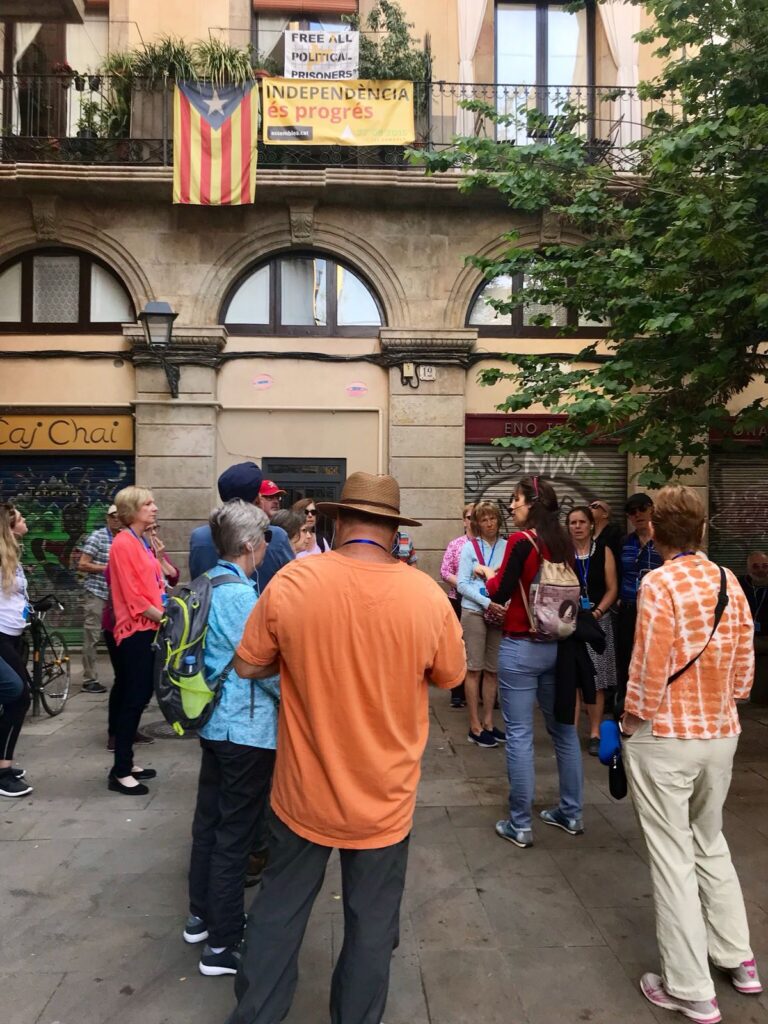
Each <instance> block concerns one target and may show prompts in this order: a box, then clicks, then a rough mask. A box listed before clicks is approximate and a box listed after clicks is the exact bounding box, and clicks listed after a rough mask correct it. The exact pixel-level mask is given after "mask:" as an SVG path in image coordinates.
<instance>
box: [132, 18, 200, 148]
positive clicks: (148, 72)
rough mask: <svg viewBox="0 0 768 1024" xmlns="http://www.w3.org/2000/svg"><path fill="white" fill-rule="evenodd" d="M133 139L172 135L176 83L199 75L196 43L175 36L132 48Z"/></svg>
mask: <svg viewBox="0 0 768 1024" xmlns="http://www.w3.org/2000/svg"><path fill="white" fill-rule="evenodd" d="M130 62H131V63H130V70H131V129H130V134H131V138H132V139H163V138H166V137H167V136H169V135H170V130H171V123H172V110H171V96H172V91H173V90H172V87H173V83H174V82H175V81H176V80H177V79H179V80H181V81H190V80H191V81H196V80H197V78H198V74H197V68H196V67H195V62H194V58H193V55H192V47H191V46H190V45H189V43H187V42H185V41H184V40H183V39H179V38H177V37H175V36H162V37H161V38H160V40H159V41H158V42H156V43H146V44H145V45H144V46H142V47H139V48H137V49H135V50H132V51H130Z"/></svg>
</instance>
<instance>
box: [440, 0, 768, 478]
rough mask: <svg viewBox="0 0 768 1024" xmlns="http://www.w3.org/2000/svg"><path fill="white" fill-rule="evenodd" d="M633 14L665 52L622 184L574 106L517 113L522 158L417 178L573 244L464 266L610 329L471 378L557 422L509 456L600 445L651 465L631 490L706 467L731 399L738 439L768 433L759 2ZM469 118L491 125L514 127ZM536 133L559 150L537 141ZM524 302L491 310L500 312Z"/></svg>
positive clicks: (445, 163) (701, 2)
mask: <svg viewBox="0 0 768 1024" xmlns="http://www.w3.org/2000/svg"><path fill="white" fill-rule="evenodd" d="M633 2H634V0H633ZM575 6H578V5H575ZM643 6H645V8H646V9H647V10H648V11H649V12H650V13H651V15H652V17H653V19H654V24H653V27H652V28H651V29H649V30H647V31H644V32H643V33H641V34H640V36H639V37H638V38H639V39H640V41H641V42H643V43H658V44H659V45H658V49H657V52H658V53H659V54H660V55H661V56H662V57H663V58H664V68H663V71H662V73H661V74H660V75H659V77H658V78H657V79H656V80H654V81H652V82H646V83H642V85H641V87H640V95H641V97H642V98H643V99H644V100H646V101H649V102H648V103H647V104H646V107H652V108H655V109H654V110H653V112H651V113H650V114H648V115H647V116H646V134H645V137H644V138H643V139H642V141H640V142H638V143H636V144H634V145H633V147H632V152H631V167H630V169H629V171H627V169H626V168H627V165H626V164H625V165H624V167H625V170H624V171H620V170H619V169H618V165H612V164H611V162H610V160H607V161H606V160H604V159H602V154H601V156H600V158H599V159H598V158H596V152H595V144H594V142H590V141H589V137H588V133H587V131H586V126H587V117H586V113H585V112H584V111H581V110H576V109H573V108H569V107H564V108H563V109H562V110H561V111H560V116H558V117H555V118H554V119H553V118H552V116H551V114H550V115H549V116H548V117H546V118H545V117H544V116H543V115H541V114H540V113H537V112H535V111H520V112H519V115H518V116H519V117H521V118H523V120H524V122H527V139H528V141H529V142H530V144H529V145H520V144H519V138H520V136H518V144H517V145H510V144H509V143H504V142H497V141H493V140H491V139H487V138H474V139H460V140H457V143H456V145H455V147H453V148H452V149H451V150H450V151H448V152H443V153H431V154H426V155H422V156H421V159H422V160H423V161H425V162H426V164H427V169H428V172H429V173H437V172H441V171H446V170H449V169H453V168H460V169H462V170H463V171H464V172H465V176H464V178H463V180H462V183H461V185H460V187H461V188H463V189H468V190H470V189H476V188H482V189H493V190H496V191H497V192H500V193H501V194H502V195H503V196H504V198H505V199H506V201H507V202H508V204H509V206H510V207H511V208H512V209H513V210H515V211H522V212H524V213H528V214H538V213H541V212H543V211H547V210H551V211H552V212H553V213H555V214H556V215H557V216H558V217H559V218H560V222H561V224H562V225H563V228H564V230H566V231H567V232H568V233H569V235H576V236H577V237H579V238H582V239H583V241H582V242H581V244H576V245H564V244H550V245H544V246H543V247H541V248H538V249H531V248H521V247H520V246H519V245H518V236H517V234H516V233H515V232H514V231H511V232H510V233H509V234H508V235H506V236H505V239H506V242H507V243H508V245H507V248H506V251H505V252H504V253H503V255H502V256H501V257H499V258H495V259H479V258H475V257H471V258H470V259H469V262H471V263H473V264H474V265H475V266H477V267H478V268H479V269H481V270H482V271H483V273H484V274H485V276H486V277H487V278H488V279H489V280H491V279H493V278H495V277H497V276H499V275H503V274H517V273H521V272H525V273H526V274H528V275H530V279H531V280H533V281H534V282H536V286H535V287H534V288H527V289H526V294H527V296H528V298H529V299H531V300H533V301H534V302H541V303H554V304H556V305H565V306H570V307H577V308H578V309H579V310H580V312H581V313H582V315H584V316H587V317H588V318H589V319H591V320H597V321H599V322H601V323H603V324H605V325H606V326H607V332H608V337H607V339H606V340H605V341H600V342H596V343H594V344H589V345H587V346H586V347H585V348H583V349H582V350H581V351H580V352H579V354H578V355H577V356H575V357H574V358H573V359H572V360H565V361H564V360H563V357H562V355H560V356H559V357H557V358H551V357H550V358H547V357H546V356H545V355H537V356H528V357H523V356H508V357H506V358H508V359H509V361H510V362H511V363H513V364H514V367H513V368H512V369H511V370H509V371H508V372H507V371H505V372H501V371H498V370H487V371H483V372H481V374H480V376H481V379H482V381H483V383H484V384H488V385H491V384H496V383H498V382H501V381H510V382H512V384H513V385H514V388H513V392H512V394H511V395H510V397H508V398H507V399H506V401H505V402H503V403H502V404H501V405H499V406H498V408H499V409H502V410H504V411H508V412H517V411H520V410H524V409H527V408H529V407H531V406H532V405H534V404H536V403H542V404H543V405H544V406H545V407H546V408H547V409H549V410H551V411H552V412H554V413H567V414H568V417H569V418H568V421H567V425H563V426H558V427H556V428H554V429H552V430H550V431H549V432H547V433H546V434H544V435H543V436H542V437H541V438H537V439H534V440H530V439H524V438H505V439H504V440H503V443H504V444H505V445H512V446H516V447H533V448H534V449H536V450H539V451H554V450H562V449H570V448H576V447H580V446H583V445H584V443H585V442H586V441H587V440H588V439H589V440H592V441H594V440H596V439H598V438H608V437H612V438H615V439H618V440H620V443H621V449H622V450H623V451H626V452H634V453H636V454H638V455H640V456H644V457H645V458H646V459H647V460H648V469H647V471H646V472H645V473H644V474H643V478H642V479H643V481H644V482H645V483H651V484H652V483H657V482H659V481H661V480H664V479H668V478H669V477H670V476H671V475H673V474H674V473H676V472H679V471H680V464H681V459H682V458H683V456H686V455H688V456H693V460H692V461H693V464H698V463H700V462H702V461H703V459H704V458H705V457H706V455H707V453H708V447H709V445H708V441H709V436H710V432H711V431H713V430H714V431H721V432H724V433H726V434H727V433H728V431H729V428H730V426H731V425H732V424H733V419H732V417H731V416H730V415H729V411H728V406H729V403H732V402H733V400H734V399H738V401H737V403H736V404H738V405H742V406H743V408H742V411H741V412H739V414H738V417H737V420H738V423H739V425H740V426H742V427H744V428H745V429H749V428H754V427H756V426H759V425H765V424H766V423H768V408H767V406H766V401H765V399H764V398H763V397H759V398H755V399H754V400H752V401H745V397H746V396H745V395H744V392H745V390H746V389H747V388H748V387H749V385H750V383H752V382H756V383H757V384H758V385H759V388H758V389H756V390H757V391H759V393H760V394H761V395H764V393H765V386H764V385H765V381H766V352H767V350H768V159H767V157H768V105H766V104H767V103H768V5H766V3H765V0H646V2H645V3H644V5H643ZM467 105H468V106H469V107H470V108H471V109H474V110H476V111H477V112H478V114H481V115H484V116H485V117H486V118H488V119H489V120H491V121H493V122H495V123H497V124H500V125H502V126H504V125H508V124H509V123H510V121H511V120H512V119H511V118H510V117H509V116H502V115H499V114H498V113H497V111H496V110H495V109H494V108H493V107H492V106H488V105H485V104H482V103H479V102H475V101H472V102H470V103H469V104H467ZM662 107H663V108H664V109H662ZM670 109H671V110H672V113H671V114H670ZM597 116H598V117H600V118H608V117H609V116H610V114H609V113H607V112H598V114H597ZM542 132H544V133H546V134H548V135H549V136H553V137H551V138H548V139H546V140H545V141H541V140H540V141H538V142H536V141H531V139H532V138H533V139H536V138H537V136H538V137H539V139H540V136H541V134H542ZM524 134H525V133H524ZM521 300H522V294H521V293H519V292H518V293H514V294H513V295H512V297H511V299H510V300H509V301H499V302H495V303H493V305H495V306H496V307H497V308H498V309H499V311H501V312H509V311H510V310H511V309H512V308H515V307H517V306H519V305H520V304H521ZM538 323H539V324H540V325H542V326H548V325H549V322H548V320H547V318H546V317H543V318H539V320H538ZM560 333H561V334H562V335H563V336H567V334H568V328H564V329H562V330H561V331H560ZM606 354H607V356H608V357H607V358H606ZM500 443H501V442H500ZM687 465H688V466H690V463H688V464H687ZM685 471H686V470H683V472H685Z"/></svg>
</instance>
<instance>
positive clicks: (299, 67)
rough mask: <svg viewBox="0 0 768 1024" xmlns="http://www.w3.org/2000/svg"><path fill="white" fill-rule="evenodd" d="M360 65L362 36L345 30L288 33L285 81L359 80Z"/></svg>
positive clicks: (289, 30) (291, 31)
mask: <svg viewBox="0 0 768 1024" xmlns="http://www.w3.org/2000/svg"><path fill="white" fill-rule="evenodd" d="M359 65H360V33H359V32H348V31H346V30H344V29H340V30H330V29H329V30H326V31H317V32H315V31H312V30H309V29H308V30H306V31H304V30H295V31H293V30H291V29H288V30H287V31H286V33H285V77H286V78H326V79H330V80H331V81H345V80H347V79H349V80H352V79H356V78H357V75H358V68H359Z"/></svg>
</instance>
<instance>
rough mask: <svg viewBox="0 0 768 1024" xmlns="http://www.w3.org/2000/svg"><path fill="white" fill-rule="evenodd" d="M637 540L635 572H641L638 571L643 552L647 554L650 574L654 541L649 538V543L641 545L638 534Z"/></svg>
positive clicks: (646, 565)
mask: <svg viewBox="0 0 768 1024" xmlns="http://www.w3.org/2000/svg"><path fill="white" fill-rule="evenodd" d="M635 540H636V541H637V557H636V558H635V570H636V571H637V572H639V571H640V570H639V569H638V563H639V561H640V558H641V556H642V554H643V552H645V557H646V564H645V567H646V569H647V570H648V571H649V572H650V571H651V551H652V550H653V541H652V540H651V539H650V538H649V539H648V541H647V542H646V543H645V544H641V543H640V538H639V537H638V536H637V535H636V534H635ZM682 553H683V554H686V555H692V554H694V552H693V551H684V552H682ZM675 557H678V556H675Z"/></svg>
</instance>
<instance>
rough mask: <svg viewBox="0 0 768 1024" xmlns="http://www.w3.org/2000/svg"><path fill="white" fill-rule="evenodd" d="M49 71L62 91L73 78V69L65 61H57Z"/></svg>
mask: <svg viewBox="0 0 768 1024" xmlns="http://www.w3.org/2000/svg"><path fill="white" fill-rule="evenodd" d="M51 71H52V72H53V74H54V75H56V77H57V78H58V80H59V85H61V87H62V89H68V88H69V87H70V85H72V79H73V78H74V77H75V74H76V72H75V69H74V68H73V67H72V66H71V65H70V64H68V63H67V62H66V61H65V60H57V61H54V63H53V64H52V65H51Z"/></svg>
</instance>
